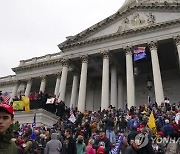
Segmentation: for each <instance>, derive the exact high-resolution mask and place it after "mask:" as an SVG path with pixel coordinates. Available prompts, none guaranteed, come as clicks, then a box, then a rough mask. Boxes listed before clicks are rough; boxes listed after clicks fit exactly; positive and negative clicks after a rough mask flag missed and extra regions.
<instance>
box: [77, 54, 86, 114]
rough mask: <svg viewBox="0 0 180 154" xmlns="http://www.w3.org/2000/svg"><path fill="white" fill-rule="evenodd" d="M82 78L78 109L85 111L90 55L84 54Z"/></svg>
mask: <svg viewBox="0 0 180 154" xmlns="http://www.w3.org/2000/svg"><path fill="white" fill-rule="evenodd" d="M81 59H82V67H81V78H80V86H79V97H78V110H79V111H81V112H84V110H85V103H86V84H87V68H88V57H87V56H82V57H81Z"/></svg>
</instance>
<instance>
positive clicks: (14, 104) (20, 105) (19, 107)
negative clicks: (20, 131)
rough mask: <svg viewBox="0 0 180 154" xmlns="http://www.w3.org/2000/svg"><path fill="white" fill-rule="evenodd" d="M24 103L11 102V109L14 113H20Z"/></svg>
mask: <svg viewBox="0 0 180 154" xmlns="http://www.w3.org/2000/svg"><path fill="white" fill-rule="evenodd" d="M24 107H25V105H24V102H23V101H14V102H13V108H14V110H15V111H22V110H24Z"/></svg>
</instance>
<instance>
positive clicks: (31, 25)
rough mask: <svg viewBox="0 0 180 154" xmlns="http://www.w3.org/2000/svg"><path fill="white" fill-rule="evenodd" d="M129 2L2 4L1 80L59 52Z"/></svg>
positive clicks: (29, 0)
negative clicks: (72, 38)
mask: <svg viewBox="0 0 180 154" xmlns="http://www.w3.org/2000/svg"><path fill="white" fill-rule="evenodd" d="M124 1H125V0H0V55H1V56H0V58H1V60H0V77H2V76H7V75H12V74H14V72H13V71H12V70H11V68H13V67H17V66H18V65H19V61H20V60H25V59H30V58H32V57H38V56H43V55H46V54H52V53H55V52H59V51H60V50H59V49H58V47H57V45H58V44H59V43H61V42H63V41H64V40H65V38H66V37H67V36H70V35H75V34H77V33H79V32H81V31H83V30H84V29H86V28H88V27H90V26H92V25H94V24H96V23H97V22H99V21H101V20H103V19H104V18H106V17H108V16H110V15H112V14H114V13H115V12H116V11H117V10H118V9H119V8H120V7H121V6H122V4H123V3H124Z"/></svg>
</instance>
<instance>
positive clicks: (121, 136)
mask: <svg viewBox="0 0 180 154" xmlns="http://www.w3.org/2000/svg"><path fill="white" fill-rule="evenodd" d="M123 138H124V135H120V136H119V138H118V141H117V143H116V146H115V148H114V149H112V150H111V152H110V154H119V153H120V147H121V145H122V141H123Z"/></svg>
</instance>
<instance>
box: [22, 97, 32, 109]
mask: <svg viewBox="0 0 180 154" xmlns="http://www.w3.org/2000/svg"><path fill="white" fill-rule="evenodd" d="M21 100H22V101H23V102H24V106H25V111H26V112H30V101H29V97H26V96H22V97H21Z"/></svg>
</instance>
